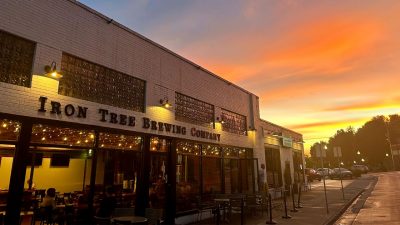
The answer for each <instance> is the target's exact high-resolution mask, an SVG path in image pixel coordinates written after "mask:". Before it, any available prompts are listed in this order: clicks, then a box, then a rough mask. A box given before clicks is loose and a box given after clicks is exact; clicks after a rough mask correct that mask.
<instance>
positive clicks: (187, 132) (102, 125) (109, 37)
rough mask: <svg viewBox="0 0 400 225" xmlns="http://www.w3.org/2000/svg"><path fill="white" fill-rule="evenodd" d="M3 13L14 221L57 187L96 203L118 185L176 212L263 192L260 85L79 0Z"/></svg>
mask: <svg viewBox="0 0 400 225" xmlns="http://www.w3.org/2000/svg"><path fill="white" fill-rule="evenodd" d="M0 19H1V21H2V22H1V23H0V46H1V48H0V94H1V96H2V97H1V98H0V105H1V108H0V124H1V126H0V160H1V161H0V173H1V176H0V204H3V207H4V209H3V210H5V213H6V221H7V224H17V223H19V219H20V212H21V211H23V210H25V208H24V207H26V205H28V206H27V207H28V210H29V209H31V208H32V206H31V205H29V204H28V203H26V202H27V201H29V202H35V201H36V200H37V201H40V198H41V197H43V196H42V195H43V194H44V193H43V191H44V190H46V189H48V188H51V187H52V188H55V189H56V191H57V195H58V198H59V199H61V198H62V199H64V203H63V204H64V205H67V204H69V203H71V204H72V202H73V203H74V204H75V205H76V204H83V205H87V210H88V211H87V212H88V213H87V215H92V214H94V212H95V208H96V205H98V203H99V201H101V198H102V196H103V191H104V190H105V189H106V188H108V187H112V189H113V191H114V193H115V195H116V196H117V197H118V203H117V204H119V206H120V207H135V211H136V214H137V215H145V209H146V208H161V209H164V211H165V213H164V214H165V219H166V221H167V222H169V223H172V222H171V221H173V220H174V218H175V217H176V216H178V215H179V214H180V213H183V212H187V211H190V210H194V211H195V210H196V209H197V207H198V204H197V203H198V201H199V199H200V200H207V199H208V198H210V197H211V196H213V195H215V194H222V193H224V194H238V193H243V194H252V193H257V192H259V183H258V182H259V178H258V172H259V171H258V170H259V164H261V163H265V150H264V149H265V146H264V136H263V132H262V131H263V123H265V121H262V120H260V115H259V107H258V97H257V96H255V95H254V94H252V93H251V92H249V91H247V90H244V89H243V88H240V87H238V86H236V85H235V84H232V83H231V82H229V81H227V80H224V79H222V78H220V77H218V76H217V75H215V74H213V73H211V72H210V71H208V70H206V69H204V68H202V67H201V66H199V65H197V64H195V63H193V62H191V61H189V60H187V59H185V58H183V57H181V56H179V55H177V54H176V53H174V52H172V51H170V50H168V49H166V48H164V47H163V46H160V45H159V44H157V43H154V42H153V41H151V40H149V39H147V38H146V37H143V36H142V35H140V34H138V33H136V32H134V31H132V30H130V29H128V28H126V27H124V26H123V25H121V24H119V23H117V22H115V21H113V20H111V19H110V18H108V17H106V16H104V15H102V14H100V13H98V12H96V11H94V10H92V9H90V8H88V7H87V6H85V5H83V4H81V3H79V2H77V1H72V0H55V1H45V0H40V1H24V2H23V3H21V2H19V1H13V0H5V1H3V2H2V7H1V9H0ZM52 72H58V74H52ZM60 74H61V76H60ZM53 75H54V77H53ZM266 163H267V164H268V162H266ZM26 196H35V197H34V199H31V198H27V197H26ZM26 199H28V200H27V201H25V200H26ZM167 206H169V207H167ZM171 206H174V207H171ZM0 211H1V210H0Z"/></svg>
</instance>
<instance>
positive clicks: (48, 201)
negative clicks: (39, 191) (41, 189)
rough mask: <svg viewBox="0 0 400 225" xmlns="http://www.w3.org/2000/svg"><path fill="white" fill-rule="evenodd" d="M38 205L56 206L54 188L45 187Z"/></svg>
mask: <svg viewBox="0 0 400 225" xmlns="http://www.w3.org/2000/svg"><path fill="white" fill-rule="evenodd" d="M40 207H44V208H46V207H52V208H53V209H55V208H56V189H55V188H49V189H47V192H46V196H45V197H44V198H43V200H42V203H40Z"/></svg>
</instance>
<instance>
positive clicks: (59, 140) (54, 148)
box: [25, 124, 95, 193]
mask: <svg viewBox="0 0 400 225" xmlns="http://www.w3.org/2000/svg"><path fill="white" fill-rule="evenodd" d="M94 138H95V136H94V131H92V130H84V129H73V128H66V127H57V126H50V125H45V124H34V125H33V127H32V136H31V147H30V149H29V154H26V155H27V159H26V160H27V161H26V165H27V173H26V176H27V182H26V184H25V187H26V188H29V182H28V180H30V179H31V177H32V178H33V179H32V182H33V184H32V187H33V188H34V189H43V190H46V189H48V188H55V189H56V191H57V192H60V193H73V192H84V191H85V186H86V185H87V184H88V182H89V180H90V168H91V167H90V166H89V165H90V164H91V156H92V154H93V149H92V148H93V144H94Z"/></svg>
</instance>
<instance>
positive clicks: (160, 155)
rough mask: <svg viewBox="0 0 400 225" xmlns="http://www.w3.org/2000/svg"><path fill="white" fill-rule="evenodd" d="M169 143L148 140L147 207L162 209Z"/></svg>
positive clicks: (162, 140) (164, 198) (160, 140)
mask: <svg viewBox="0 0 400 225" xmlns="http://www.w3.org/2000/svg"><path fill="white" fill-rule="evenodd" d="M169 148H170V142H169V141H168V140H166V139H161V138H157V137H153V138H151V140H150V177H149V182H150V185H149V207H150V208H156V209H163V208H164V206H165V203H166V184H167V183H168V178H169V177H168V171H167V168H168V153H169Z"/></svg>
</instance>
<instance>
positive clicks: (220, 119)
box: [215, 116, 225, 124]
mask: <svg viewBox="0 0 400 225" xmlns="http://www.w3.org/2000/svg"><path fill="white" fill-rule="evenodd" d="M215 122H217V123H221V124H224V123H225V121H224V119H223V118H222V117H218V116H217V118H216V120H215Z"/></svg>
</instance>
